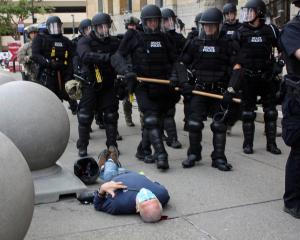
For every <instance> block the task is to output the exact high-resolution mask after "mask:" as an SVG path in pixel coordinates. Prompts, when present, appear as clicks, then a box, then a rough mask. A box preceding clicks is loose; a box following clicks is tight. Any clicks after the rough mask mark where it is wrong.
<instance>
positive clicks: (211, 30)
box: [182, 8, 241, 171]
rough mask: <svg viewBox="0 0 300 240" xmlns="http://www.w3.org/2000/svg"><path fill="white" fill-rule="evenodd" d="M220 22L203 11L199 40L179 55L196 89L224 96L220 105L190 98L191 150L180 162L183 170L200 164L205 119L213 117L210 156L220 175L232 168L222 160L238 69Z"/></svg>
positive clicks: (215, 13) (213, 14)
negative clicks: (221, 172)
mask: <svg viewBox="0 0 300 240" xmlns="http://www.w3.org/2000/svg"><path fill="white" fill-rule="evenodd" d="M222 20H223V15H222V12H221V11H220V10H219V9H217V8H209V9H207V10H206V11H204V12H203V14H202V16H201V19H200V24H202V28H201V31H200V35H199V37H197V38H194V39H193V41H192V42H191V44H190V45H189V46H188V48H187V50H185V52H184V53H183V55H182V60H183V62H184V63H185V64H186V65H187V66H190V67H191V71H192V72H194V73H195V76H196V85H195V87H196V89H199V90H202V91H206V92H214V93H218V94H223V95H224V97H223V100H222V101H219V100H216V99H212V98H208V97H204V96H193V98H192V100H191V109H190V112H191V114H190V116H189V120H188V129H189V141H190V147H189V149H188V153H187V154H188V157H187V159H186V160H184V161H183V162H182V166H183V167H184V168H190V167H193V166H194V165H195V162H196V161H200V160H201V150H202V147H201V140H202V129H203V128H204V124H203V122H204V121H205V120H206V118H207V116H213V121H212V123H211V126H210V127H211V130H212V132H213V147H214V150H213V152H212V154H211V158H212V167H215V168H218V169H219V170H221V171H229V170H230V169H231V168H232V166H231V165H230V164H229V163H227V159H226V156H225V144H226V129H227V123H226V112H227V110H228V108H229V107H230V104H231V102H232V97H233V96H234V93H235V92H236V91H237V90H238V88H239V81H240V75H241V66H240V65H239V64H236V61H237V60H236V59H235V58H234V56H235V55H236V54H237V51H238V49H235V48H233V44H232V41H228V40H227V39H226V38H222V37H221V36H220V34H219V32H220V30H221V29H220V25H221V23H222ZM232 67H234V68H232ZM230 73H231V76H230Z"/></svg>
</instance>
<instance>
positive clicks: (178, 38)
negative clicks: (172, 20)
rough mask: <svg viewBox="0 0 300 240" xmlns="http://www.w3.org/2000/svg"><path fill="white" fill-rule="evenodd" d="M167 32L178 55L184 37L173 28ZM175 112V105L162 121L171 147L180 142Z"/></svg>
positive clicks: (184, 40)
mask: <svg viewBox="0 0 300 240" xmlns="http://www.w3.org/2000/svg"><path fill="white" fill-rule="evenodd" d="M167 34H168V36H169V37H170V40H171V41H172V42H173V44H174V46H175V50H176V55H177V56H178V57H179V56H180V54H181V52H182V50H183V47H184V45H185V42H186V39H185V38H184V36H183V35H182V34H180V33H177V32H176V31H175V30H170V31H167ZM179 97H180V94H179V93H178V98H179ZM175 112H176V108H175V106H174V107H173V108H171V109H169V110H168V111H167V113H166V114H165V118H164V122H163V128H164V130H166V132H167V139H166V143H167V145H168V146H171V147H173V148H180V147H181V143H180V142H179V141H178V136H177V129H176V123H175V119H174V117H175Z"/></svg>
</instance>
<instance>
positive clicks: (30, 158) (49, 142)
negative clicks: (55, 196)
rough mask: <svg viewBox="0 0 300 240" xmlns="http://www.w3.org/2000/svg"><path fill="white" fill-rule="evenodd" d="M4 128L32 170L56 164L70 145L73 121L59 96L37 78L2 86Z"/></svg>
mask: <svg viewBox="0 0 300 240" xmlns="http://www.w3.org/2000/svg"><path fill="white" fill-rule="evenodd" d="M0 106H1V107H0V131H2V132H3V133H4V134H5V135H6V136H8V137H9V138H10V139H11V140H12V141H13V143H14V144H15V145H16V146H17V147H18V148H19V150H20V151H21V152H22V154H23V156H24V158H25V159H26V161H27V163H28V166H29V168H30V169H31V170H39V169H44V168H47V167H51V166H53V165H55V162H56V161H57V160H58V159H59V158H60V156H61V155H62V154H63V152H64V151H65V149H66V146H67V144H68V140H69V136H70V122H69V118H68V114H67V111H66V109H65V108H64V106H63V104H62V102H61V101H60V100H59V99H58V98H57V96H56V95H55V94H54V93H52V92H51V91H50V90H48V89H47V88H45V87H43V86H41V85H39V84H37V83H33V82H28V81H14V82H9V83H6V84H3V85H1V86H0Z"/></svg>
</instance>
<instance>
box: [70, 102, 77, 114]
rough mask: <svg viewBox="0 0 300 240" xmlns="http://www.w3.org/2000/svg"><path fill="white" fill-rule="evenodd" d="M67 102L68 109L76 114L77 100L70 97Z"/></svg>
mask: <svg viewBox="0 0 300 240" xmlns="http://www.w3.org/2000/svg"><path fill="white" fill-rule="evenodd" d="M68 102H69V105H70V106H69V109H70V110H71V112H72V114H73V115H76V114H77V109H78V103H77V101H76V100H72V99H70V100H69V101H68Z"/></svg>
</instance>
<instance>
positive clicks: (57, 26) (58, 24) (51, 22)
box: [46, 16, 62, 35]
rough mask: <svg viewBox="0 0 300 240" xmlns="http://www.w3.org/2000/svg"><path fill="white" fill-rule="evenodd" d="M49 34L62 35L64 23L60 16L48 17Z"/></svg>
mask: <svg viewBox="0 0 300 240" xmlns="http://www.w3.org/2000/svg"><path fill="white" fill-rule="evenodd" d="M46 27H47V30H48V33H49V34H51V35H59V34H62V21H61V20H60V18H59V17H58V16H51V17H48V19H47V21H46Z"/></svg>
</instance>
